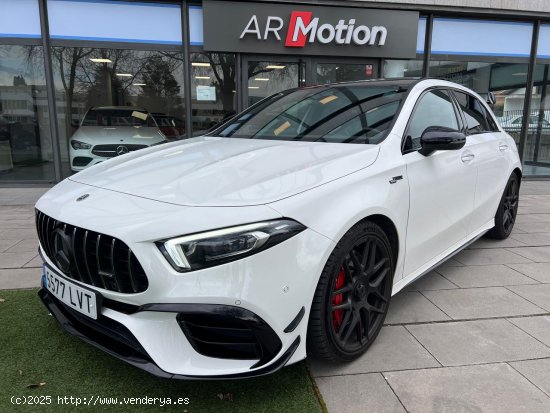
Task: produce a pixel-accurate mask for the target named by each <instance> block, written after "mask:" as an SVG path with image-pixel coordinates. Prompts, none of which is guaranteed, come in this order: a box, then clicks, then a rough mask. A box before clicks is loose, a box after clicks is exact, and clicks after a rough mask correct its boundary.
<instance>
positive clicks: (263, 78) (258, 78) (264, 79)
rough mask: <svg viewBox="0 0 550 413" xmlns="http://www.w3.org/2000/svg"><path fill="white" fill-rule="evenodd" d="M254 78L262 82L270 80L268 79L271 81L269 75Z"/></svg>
mask: <svg viewBox="0 0 550 413" xmlns="http://www.w3.org/2000/svg"><path fill="white" fill-rule="evenodd" d="M254 80H258V81H260V82H268V81H269V79H268V78H267V77H257V78H256V79H254Z"/></svg>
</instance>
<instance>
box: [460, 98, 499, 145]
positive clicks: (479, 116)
mask: <svg viewBox="0 0 550 413" xmlns="http://www.w3.org/2000/svg"><path fill="white" fill-rule="evenodd" d="M453 93H454V94H455V96H456V100H457V101H458V104H459V105H460V108H461V109H462V112H463V113H464V117H465V118H466V124H467V126H466V127H467V129H468V132H469V133H470V134H475V133H484V132H492V131H493V130H495V127H496V125H494V126H495V127H493V126H491V123H494V122H492V119H491V117H490V115H489V114H488V113H487V110H486V109H485V106H483V104H482V103H481V102H480V101H479V100H478V99H477V98H475V97H474V96H471V95H468V94H466V93H462V92H457V91H454V92H453ZM490 121H491V122H490Z"/></svg>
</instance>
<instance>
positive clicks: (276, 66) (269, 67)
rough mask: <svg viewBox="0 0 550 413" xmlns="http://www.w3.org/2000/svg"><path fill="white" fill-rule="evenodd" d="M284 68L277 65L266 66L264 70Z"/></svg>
mask: <svg viewBox="0 0 550 413" xmlns="http://www.w3.org/2000/svg"><path fill="white" fill-rule="evenodd" d="M285 67H286V66H279V65H267V66H266V67H265V68H266V69H284V68H285Z"/></svg>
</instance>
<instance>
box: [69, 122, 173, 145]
mask: <svg viewBox="0 0 550 413" xmlns="http://www.w3.org/2000/svg"><path fill="white" fill-rule="evenodd" d="M71 139H72V140H77V141H82V142H85V143H89V144H92V145H98V144H109V143H112V144H117V143H121V142H124V143H127V144H143V145H151V144H153V143H157V142H161V141H163V140H165V137H164V135H163V134H162V132H161V131H160V130H159V128H150V127H133V126H119V127H115V126H112V127H109V126H81V127H80V128H78V130H77V131H76V132H75V133H74V135H73V136H72V137H71Z"/></svg>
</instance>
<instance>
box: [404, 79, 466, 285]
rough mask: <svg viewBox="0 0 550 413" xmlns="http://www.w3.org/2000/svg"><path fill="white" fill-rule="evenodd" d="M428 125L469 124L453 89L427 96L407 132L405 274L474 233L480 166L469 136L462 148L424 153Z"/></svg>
mask: <svg viewBox="0 0 550 413" xmlns="http://www.w3.org/2000/svg"><path fill="white" fill-rule="evenodd" d="M428 127H444V128H450V129H453V130H462V129H463V125H462V119H461V117H460V116H459V112H458V108H457V107H456V104H455V102H454V101H453V100H452V98H451V96H450V95H449V91H448V90H445V89H431V90H428V91H426V92H425V93H424V94H423V95H421V96H420V98H419V99H418V101H417V103H416V106H415V108H414V110H413V113H412V115H411V117H410V120H409V124H408V126H407V129H406V132H405V138H404V143H403V158H404V160H405V163H406V167H407V177H408V181H409V188H410V208H409V219H408V225H407V241H406V257H405V267H404V275H405V276H407V275H409V274H412V273H413V272H415V271H417V270H419V269H421V268H422V267H424V266H426V265H427V264H428V263H430V262H431V261H432V260H433V259H434V258H436V257H438V256H439V255H441V254H442V253H444V252H446V251H447V250H448V249H450V248H451V247H454V246H456V245H457V244H458V243H460V242H461V241H462V240H463V239H464V238H465V237H466V236H467V234H468V229H469V224H470V217H471V212H472V209H473V207H474V193H475V186H476V165H475V156H474V154H473V152H472V150H471V148H470V145H469V142H468V140H467V141H466V145H465V146H464V147H463V148H462V149H460V150H447V151H436V152H434V153H432V154H430V155H429V156H424V155H422V154H420V153H419V152H418V150H419V149H420V137H421V135H422V132H423V131H424V130H426V128H428Z"/></svg>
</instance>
